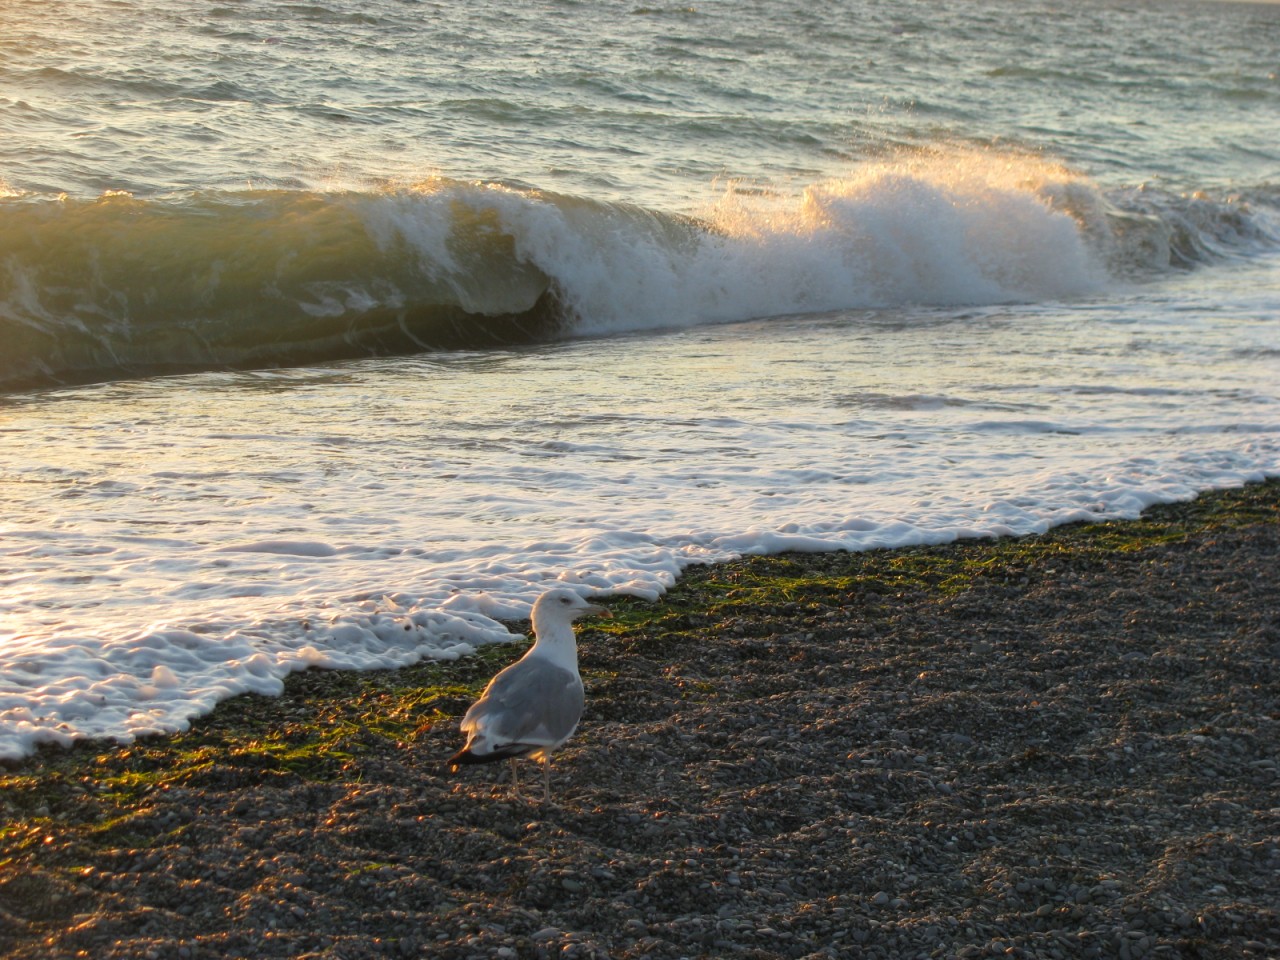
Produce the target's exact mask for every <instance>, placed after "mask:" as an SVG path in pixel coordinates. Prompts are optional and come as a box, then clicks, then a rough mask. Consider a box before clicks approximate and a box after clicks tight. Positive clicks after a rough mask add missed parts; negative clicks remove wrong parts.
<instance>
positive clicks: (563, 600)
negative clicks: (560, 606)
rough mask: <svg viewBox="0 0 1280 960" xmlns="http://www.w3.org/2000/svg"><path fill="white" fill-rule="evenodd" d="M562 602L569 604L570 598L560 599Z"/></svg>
mask: <svg viewBox="0 0 1280 960" xmlns="http://www.w3.org/2000/svg"><path fill="white" fill-rule="evenodd" d="M560 602H561V603H568V602H569V598H568V597H561V598H560Z"/></svg>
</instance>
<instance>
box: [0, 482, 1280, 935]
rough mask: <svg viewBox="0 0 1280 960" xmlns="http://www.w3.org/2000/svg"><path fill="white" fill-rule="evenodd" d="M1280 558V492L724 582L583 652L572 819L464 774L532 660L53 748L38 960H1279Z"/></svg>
mask: <svg viewBox="0 0 1280 960" xmlns="http://www.w3.org/2000/svg"><path fill="white" fill-rule="evenodd" d="M1277 557H1280V480H1274V479H1273V480H1271V481H1268V482H1266V483H1261V484H1251V485H1249V486H1246V487H1244V488H1240V489H1235V490H1227V491H1217V492H1212V493H1208V494H1204V495H1202V496H1201V497H1199V498H1197V499H1196V500H1194V501H1191V502H1189V503H1184V504H1166V505H1161V506H1158V507H1153V508H1152V509H1150V510H1148V511H1147V512H1146V513H1144V515H1143V517H1142V518H1141V519H1139V520H1134V521H1114V522H1109V523H1102V524H1087V525H1080V524H1073V525H1068V526H1065V527H1058V528H1054V529H1053V530H1050V531H1049V532H1047V533H1045V534H1042V535H1036V536H1028V537H1018V538H1002V539H997V540H966V541H960V542H957V543H953V544H946V545H942V546H934V547H920V548H907V549H898V550H879V551H869V552H866V553H857V554H848V553H832V554H784V555H780V556H774V557H750V558H745V559H743V560H739V561H734V562H732V563H728V564H720V565H715V566H709V567H695V568H692V569H690V570H689V571H686V573H685V574H684V576H682V578H681V579H680V581H679V582H678V583H677V584H676V586H675V587H674V588H673V589H672V590H671V591H670V592H669V593H668V594H667V595H666V596H665V597H664V598H662V600H661V601H659V602H657V603H652V604H650V603H643V602H641V601H636V600H629V599H625V598H616V599H611V600H610V605H611V606H613V607H614V611H615V615H616V617H615V620H613V621H597V620H592V621H588V622H587V623H585V624H582V625H580V626H579V640H580V651H581V669H582V673H583V678H584V681H585V683H586V688H587V709H586V713H585V715H584V717H583V721H582V725H581V726H580V728H579V730H578V732H577V734H576V735H575V736H574V738H573V739H572V740H571V741H570V742H569V743H568V744H566V746H565V747H564V748H563V749H562V750H561V751H560V752H559V753H558V754H557V755H556V760H555V762H554V765H553V795H554V797H555V799H556V800H557V801H558V802H557V804H556V805H554V806H553V807H551V808H550V809H544V808H543V807H542V806H541V805H540V804H538V803H528V804H526V803H523V802H521V803H516V802H512V801H511V800H510V799H509V797H508V794H507V784H506V779H505V776H506V774H505V769H504V767H503V765H500V764H499V765H492V766H488V767H479V768H475V769H472V770H468V771H465V772H463V773H460V774H459V775H457V776H451V775H449V774H448V773H447V772H446V771H445V767H444V761H445V759H446V758H447V757H448V756H449V754H450V753H452V752H453V750H455V749H456V748H457V746H458V745H459V744H460V738H459V735H458V730H457V722H458V719H459V717H460V716H461V714H462V712H463V711H465V709H466V707H467V706H468V705H469V704H470V702H471V700H472V699H473V698H474V696H475V695H476V693H477V692H478V690H479V688H480V687H482V686H483V684H484V682H485V681H487V679H488V677H489V676H491V675H492V674H493V673H494V672H496V670H497V669H499V668H500V667H501V666H502V665H503V664H505V663H506V662H508V661H509V660H511V659H513V658H514V657H516V656H518V655H519V654H520V653H521V652H522V650H523V647H522V646H521V645H502V646H500V647H494V648H488V649H485V650H482V651H481V652H480V653H479V654H478V655H477V656H476V657H473V658H469V659H468V660H467V661H465V662H459V663H455V664H447V665H440V664H421V665H418V666H415V667H409V668H404V669H402V670H399V671H394V672H383V671H379V672H373V673H368V674H345V673H327V672H324V671H309V672H307V673H304V674H295V675H293V676H292V677H290V678H289V679H288V680H287V681H286V686H285V692H284V694H282V695H281V696H280V697H273V698H265V697H257V696H252V695H250V696H243V697H237V698H234V699H232V700H228V701H226V702H224V703H223V704H220V705H219V706H218V707H217V708H216V709H215V711H214V712H213V713H212V714H210V715H209V716H207V717H204V718H201V719H200V720H198V721H196V722H195V723H193V726H192V729H191V731H190V732H188V733H186V734H181V735H177V736H173V737H167V738H153V739H148V740H144V741H139V742H138V743H136V744H134V745H131V746H127V747H121V746H112V745H107V744H102V743H81V744H77V745H76V746H73V747H72V748H69V749H66V750H63V749H61V748H45V749H42V750H41V751H40V753H38V754H37V755H36V756H34V757H32V758H30V759H28V760H26V761H22V762H20V763H17V764H14V765H12V766H11V767H10V768H9V769H4V768H0V956H5V957H14V958H36V957H40V958H45V957H63V956H66V957H73V956H76V955H77V953H78V952H79V951H85V953H84V955H87V956H92V957H94V958H99V957H146V956H151V955H154V956H156V957H182V958H194V957H208V958H213V957H238V956H253V957H297V956H308V957H339V956H341V957H344V958H353V957H379V956H391V957H419V956H431V957H449V958H452V957H459V958H462V957H494V956H497V957H504V958H508V957H551V956H563V957H619V958H632V957H635V958H639V957H673V958H675V957H683V956H691V957H693V956H740V957H757V958H766V957H822V956H867V957H885V958H898V957H913V956H928V957H932V956H937V957H971V956H972V957H978V956H1026V957H1041V956H1043V957H1075V956H1097V957H1111V956H1116V957H1125V958H1136V957H1143V956H1154V957H1159V956H1193V957H1223V958H1226V957H1240V956H1250V955H1252V956H1258V957H1265V956H1275V955H1280V915H1278V914H1277V911H1276V907H1275V906H1274V905H1275V904H1276V903H1277V902H1280V806H1277V802H1276V799H1275V798H1276V796H1277V789H1278V788H1280V691H1278V689H1277V684H1276V674H1277V670H1276V662H1277V657H1278V655H1280V607H1278V605H1277V597H1280V573H1278V572H1277V569H1276V560H1277ZM521 772H522V782H523V783H524V784H525V786H526V788H527V789H530V795H531V796H535V795H536V792H535V791H532V790H531V788H530V787H529V785H530V784H534V783H536V780H537V779H538V778H537V775H536V771H535V770H534V769H533V767H532V766H531V765H529V764H525V766H524V768H523V769H522V771H521Z"/></svg>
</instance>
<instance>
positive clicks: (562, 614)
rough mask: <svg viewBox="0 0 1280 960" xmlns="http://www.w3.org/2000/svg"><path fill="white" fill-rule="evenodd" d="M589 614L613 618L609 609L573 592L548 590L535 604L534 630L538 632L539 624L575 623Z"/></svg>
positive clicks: (559, 589) (560, 589) (563, 589)
mask: <svg viewBox="0 0 1280 960" xmlns="http://www.w3.org/2000/svg"><path fill="white" fill-rule="evenodd" d="M589 614H595V615H597V616H601V617H612V616H613V614H612V613H611V612H610V611H609V608H608V607H602V606H600V605H599V604H598V603H591V602H590V601H588V600H584V599H583V598H582V597H580V596H578V595H577V594H576V593H574V592H573V591H572V590H569V589H566V588H564V587H558V588H557V589H555V590H548V591H547V592H546V593H544V594H543V595H542V596H540V597H539V598H538V600H537V602H536V603H534V605H533V629H534V630H535V631H536V630H537V629H538V624H539V623H542V624H551V623H573V621H574V620H577V619H578V618H579V617H585V616H587V615H589Z"/></svg>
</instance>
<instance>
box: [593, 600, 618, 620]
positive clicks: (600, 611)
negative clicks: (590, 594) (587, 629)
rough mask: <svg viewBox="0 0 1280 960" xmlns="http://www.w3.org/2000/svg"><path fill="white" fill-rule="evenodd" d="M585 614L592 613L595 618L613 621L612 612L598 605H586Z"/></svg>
mask: <svg viewBox="0 0 1280 960" xmlns="http://www.w3.org/2000/svg"><path fill="white" fill-rule="evenodd" d="M587 613H594V614H595V615H596V616H597V617H607V618H608V619H610V620H612V619H613V611H612V610H610V609H609V608H608V607H602V606H600V604H598V603H588V604H587Z"/></svg>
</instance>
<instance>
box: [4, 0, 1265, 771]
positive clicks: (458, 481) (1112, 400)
mask: <svg viewBox="0 0 1280 960" xmlns="http://www.w3.org/2000/svg"><path fill="white" fill-rule="evenodd" d="M1278 73H1280V5H1274V4H1247V3H1212V2H1173V0H1170V2H1156V0H1082V2H1078V3H1071V4H1062V3H1058V2H1038V0H965V2H957V3H938V2H936V0H928V2H924V0H901V2H895V3H892V4H889V3H876V2H872V0H833V2H829V3H819V4H815V3H811V2H803V3H802V2H789V0H746V2H703V3H694V4H692V5H690V4H687V3H680V4H668V3H653V2H645V0H641V2H615V0H592V2H578V0H529V2H524V0H522V2H519V3H517V2H512V0H506V2H492V3H484V4H460V3H432V2H425V0H361V2H359V3H357V2H354V0H352V2H346V0H324V2H312V3H302V2H300V3H284V2H271V0H263V2H253V3H249V2H241V0H226V2H224V3H222V4H217V3H212V4H191V3H188V2H185V0H146V2H142V0H79V2H76V3H73V4H49V3H45V2H36V0H0V343H2V344H3V348H2V349H0V759H15V758H20V757H22V756H25V755H27V754H29V753H30V752H31V751H33V750H34V749H35V748H36V747H37V746H38V745H39V744H41V743H63V744H66V743H70V742H72V741H73V740H76V739H81V738H89V737H92V738H114V739H116V740H120V741H124V742H127V741H128V740H130V739H131V738H133V737H136V736H140V735H145V734H152V733H158V732H171V731H177V730H182V729H184V728H185V727H186V726H187V725H188V724H189V723H190V721H191V719H192V718H193V717H196V716H199V715H201V714H203V713H206V712H208V711H209V710H210V709H211V708H212V707H213V705H214V704H215V703H217V702H218V701H220V700H222V699H225V698H227V697H229V696H232V695H234V694H237V693H241V692H245V691H256V692H259V693H267V694H271V693H276V692H278V691H279V690H280V689H281V678H282V677H283V676H285V675H286V674H287V673H288V672H289V671H293V670H299V669H305V668H307V667H310V666H323V667H330V668H342V669H371V668H379V667H394V666H399V665H404V664H409V663H413V662H415V661H418V660H420V659H422V658H438V659H453V658H457V657H459V656H462V655H465V654H467V653H469V652H471V651H473V650H474V649H475V647H476V646H477V645H479V644H483V643H490V642H499V641H503V640H507V639H510V637H511V634H510V632H509V630H508V624H512V623H513V622H514V621H516V620H518V619H519V618H521V617H523V616H525V615H526V614H527V612H528V609H529V606H530V604H531V602H532V601H533V599H534V598H535V597H536V596H537V595H538V594H539V593H540V592H541V591H543V590H544V589H546V588H547V587H548V586H550V585H553V584H554V585H562V584H568V585H571V586H574V587H576V588H577V589H580V590H581V591H582V592H584V593H593V594H599V595H608V594H630V595H636V596H641V597H656V596H659V595H660V594H661V593H662V592H663V591H664V590H665V589H666V588H668V587H669V586H671V584H672V583H673V582H674V581H675V579H676V578H677V577H678V576H679V574H680V573H681V571H682V570H684V569H686V568H687V567H688V566H689V565H691V564H697V563H706V562H712V561H716V560H721V559H725V558H730V557H734V556H738V555H742V554H748V553H767V552H776V551H783V550H828V549H851V550H861V549H869V548H876V547H895V546H902V545H906V544H923V543H941V542H946V541H950V540H954V539H956V538H960V537H991V536H997V535H1003V534H1017V533H1027V532H1032V531H1043V530H1045V529H1048V528H1049V527H1052V526H1054V525H1057V524H1062V523H1068V522H1072V521H1078V520H1092V519H1098V518H1102V519H1107V518H1117V517H1132V516H1134V515H1136V514H1137V513H1138V512H1139V511H1140V510H1142V509H1143V508H1144V507H1146V506H1148V505H1150V504H1152V503H1157V502H1162V501H1173V500H1184V499H1188V498H1190V497H1193V496H1195V495H1196V494H1197V493H1198V492H1200V491H1204V490H1207V489H1211V488H1218V487H1230V486H1237V485H1240V484H1243V483H1246V482H1248V481H1252V480H1258V479H1261V478H1264V477H1268V476H1276V475H1280V78H1278Z"/></svg>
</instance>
